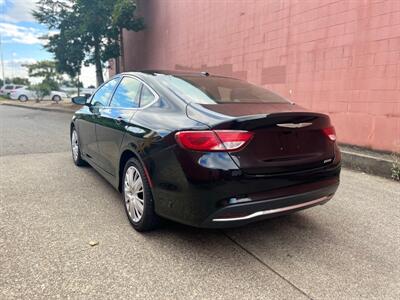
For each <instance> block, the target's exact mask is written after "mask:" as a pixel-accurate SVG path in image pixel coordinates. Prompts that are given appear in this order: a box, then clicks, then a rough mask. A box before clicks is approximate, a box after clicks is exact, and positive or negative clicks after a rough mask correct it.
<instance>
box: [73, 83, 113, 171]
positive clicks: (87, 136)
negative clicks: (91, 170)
mask: <svg viewBox="0 0 400 300" xmlns="http://www.w3.org/2000/svg"><path fill="white" fill-rule="evenodd" d="M119 79H120V78H115V79H112V80H110V81H109V82H106V83H105V84H104V85H103V86H102V87H100V88H99V89H98V90H97V92H96V93H95V94H94V95H93V97H92V99H91V101H90V104H91V105H90V107H88V108H86V110H85V111H87V113H86V114H85V115H84V118H82V119H83V120H82V121H81V122H80V123H79V133H80V134H81V138H80V140H81V145H82V152H83V153H84V154H85V155H86V156H87V157H88V158H89V159H90V160H91V161H92V162H93V163H95V164H96V165H98V166H101V165H102V164H101V157H100V151H99V147H98V143H97V138H96V124H97V123H98V122H99V121H100V120H101V118H100V116H101V110H102V109H104V108H105V107H107V105H108V102H109V100H110V97H111V95H112V93H113V92H114V89H115V87H116V85H117V84H118V82H119ZM81 127H83V128H81Z"/></svg>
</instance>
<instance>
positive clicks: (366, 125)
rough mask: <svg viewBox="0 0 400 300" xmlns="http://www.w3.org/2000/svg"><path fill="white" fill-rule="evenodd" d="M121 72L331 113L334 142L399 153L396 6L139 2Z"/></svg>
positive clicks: (377, 1)
mask: <svg viewBox="0 0 400 300" xmlns="http://www.w3.org/2000/svg"><path fill="white" fill-rule="evenodd" d="M139 5H140V10H141V13H142V14H143V15H144V17H145V19H146V24H147V29H146V30H144V31H143V32H140V33H131V32H126V34H125V42H126V48H125V53H126V66H127V69H129V70H134V69H149V68H156V69H192V70H207V71H208V72H211V73H219V74H226V75H232V76H236V77H241V78H243V79H246V80H248V81H250V82H253V83H256V84H260V85H263V86H266V87H268V88H270V89H272V90H274V91H277V92H279V93H281V94H283V95H285V96H288V97H290V98H291V99H292V100H294V101H295V102H296V103H298V104H300V105H303V106H305V107H307V108H310V109H312V110H316V111H320V112H324V113H328V114H329V115H330V116H331V118H332V120H333V122H334V125H335V127H336V130H337V133H338V136H339V141H340V142H342V143H348V144H355V145H359V146H364V147H369V148H373V149H379V150H387V151H399V150H400V0H369V1H367V0H311V1H308V0H259V1H258V0H252V1H251V0H201V1H199V0H146V1H141V2H140V3H139Z"/></svg>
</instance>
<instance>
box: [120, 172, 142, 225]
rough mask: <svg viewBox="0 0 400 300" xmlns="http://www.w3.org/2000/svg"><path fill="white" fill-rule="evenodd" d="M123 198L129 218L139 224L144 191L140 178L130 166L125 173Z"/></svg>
mask: <svg viewBox="0 0 400 300" xmlns="http://www.w3.org/2000/svg"><path fill="white" fill-rule="evenodd" d="M124 198H125V206H126V210H127V212H128V214H129V216H130V218H131V219H132V221H134V222H139V221H140V220H141V219H142V216H143V209H144V191H143V180H142V177H141V175H140V173H139V171H138V170H137V169H136V168H135V167H134V166H130V167H129V168H128V169H127V170H126V173H125V180H124Z"/></svg>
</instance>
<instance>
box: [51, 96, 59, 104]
mask: <svg viewBox="0 0 400 300" xmlns="http://www.w3.org/2000/svg"><path fill="white" fill-rule="evenodd" d="M51 100H52V101H54V102H56V103H58V102H60V101H61V97H60V96H58V95H54V96H53V98H51Z"/></svg>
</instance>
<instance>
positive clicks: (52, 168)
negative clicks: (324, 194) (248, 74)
mask: <svg viewBox="0 0 400 300" xmlns="http://www.w3.org/2000/svg"><path fill="white" fill-rule="evenodd" d="M70 119H71V115H69V114H65V113H56V112H45V111H38V110H30V109H25V108H15V107H6V106H1V105H0V128H1V129H0V182H1V184H0V270H1V271H0V298H1V299H12V298H18V299H20V298H25V299H34V298H57V297H59V298H66V297H70V298H89V297H90V298H128V297H129V298H135V297H141V298H145V299H148V298H166V299H171V298H181V299H188V298H197V299H244V298H253V299H255V298H257V299H349V298H351V299H354V298H380V299H399V298H400V267H399V265H400V239H399V233H400V184H399V183H396V182H393V181H390V180H387V179H383V178H379V177H375V176H371V175H367V174H362V173H357V172H353V171H350V170H346V169H344V170H343V171H342V178H341V186H340V188H339V190H338V193H337V195H336V196H335V197H334V199H333V200H332V201H330V202H329V203H327V204H326V205H324V206H317V207H314V208H312V209H310V210H306V211H302V212H299V213H296V214H293V215H290V216H285V217H280V218H277V219H271V220H266V221H262V222H259V223H254V224H251V225H248V226H246V227H242V228H235V229H229V230H205V229H196V228H191V227H187V226H184V225H179V224H176V223H173V222H168V223H167V224H165V225H164V226H163V227H162V228H161V229H159V230H157V231H153V232H150V233H146V234H140V233H138V232H136V231H135V230H133V228H132V227H131V226H130V224H129V221H128V220H127V218H126V216H125V212H124V207H123V203H122V198H121V195H120V194H119V193H118V192H117V191H116V190H114V189H113V188H112V187H111V186H110V185H109V184H108V183H107V182H106V181H105V180H104V179H103V178H102V177H101V176H100V175H99V174H98V173H96V172H95V171H94V170H93V169H92V168H90V167H85V168H77V167H75V165H74V164H73V162H72V158H71V154H70V149H69V121H70ZM90 241H96V242H99V244H98V245H97V246H94V247H92V246H90V245H89V242H90Z"/></svg>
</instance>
